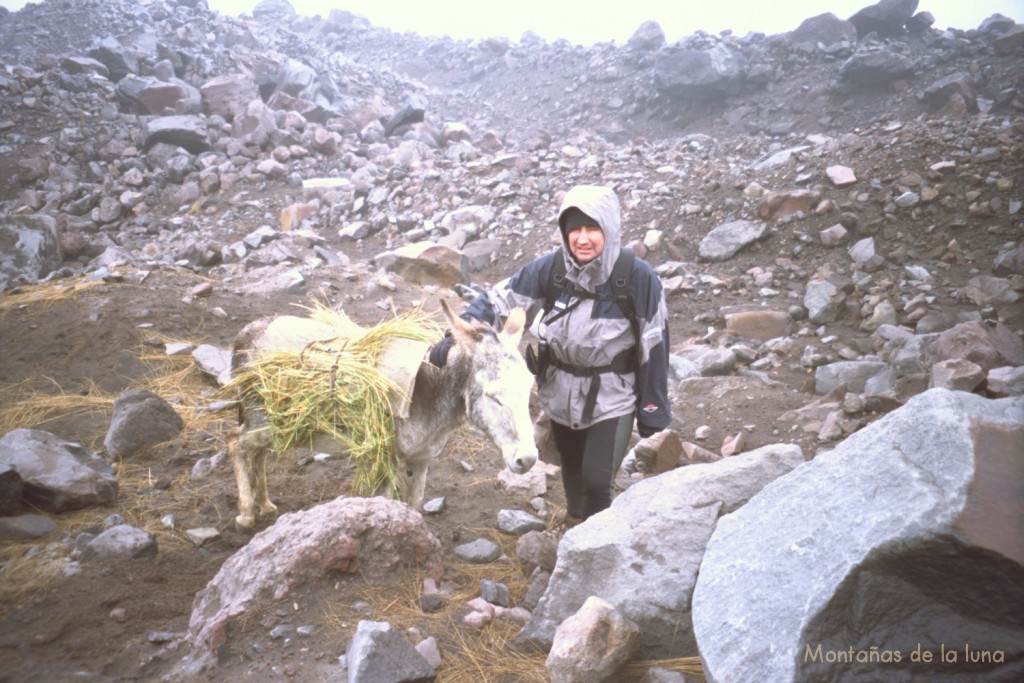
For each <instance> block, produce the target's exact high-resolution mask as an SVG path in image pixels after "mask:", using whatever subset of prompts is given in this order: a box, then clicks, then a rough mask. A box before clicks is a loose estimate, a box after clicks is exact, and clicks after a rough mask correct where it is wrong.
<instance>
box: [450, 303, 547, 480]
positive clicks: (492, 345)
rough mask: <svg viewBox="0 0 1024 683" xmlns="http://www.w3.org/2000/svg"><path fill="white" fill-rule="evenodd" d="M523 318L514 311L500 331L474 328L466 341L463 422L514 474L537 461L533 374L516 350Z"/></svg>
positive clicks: (516, 310) (521, 313) (517, 311)
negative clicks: (468, 356) (467, 360)
mask: <svg viewBox="0 0 1024 683" xmlns="http://www.w3.org/2000/svg"><path fill="white" fill-rule="evenodd" d="M525 318H526V314H525V312H524V311H522V310H521V309H515V310H514V311H513V312H512V313H511V314H510V315H509V318H508V320H507V321H506V323H505V328H504V329H503V330H502V331H501V332H500V333H497V334H496V333H494V332H493V330H490V329H487V330H481V329H479V328H477V329H476V333H477V335H478V338H477V339H475V340H474V342H473V343H472V350H471V358H472V360H471V363H472V375H471V378H470V381H469V384H468V386H467V388H466V407H467V413H468V417H469V421H470V422H471V423H472V424H473V426H474V427H476V428H477V429H479V430H481V431H482V432H484V433H485V434H486V435H487V436H488V437H489V438H490V439H491V441H493V442H494V445H495V446H497V447H498V448H499V449H500V450H501V455H502V458H504V460H505V465H506V466H508V468H509V469H510V470H512V471H513V472H515V473H516V474H523V473H524V472H527V471H528V470H529V469H530V468H531V467H533V465H534V463H536V462H537V444H536V442H535V441H534V434H533V419H532V418H531V417H530V390H531V388H532V387H533V375H531V374H530V371H529V370H528V369H527V367H526V361H524V360H523V356H522V354H521V353H520V352H519V348H518V345H519V340H520V339H521V338H522V335H523V326H524V324H525Z"/></svg>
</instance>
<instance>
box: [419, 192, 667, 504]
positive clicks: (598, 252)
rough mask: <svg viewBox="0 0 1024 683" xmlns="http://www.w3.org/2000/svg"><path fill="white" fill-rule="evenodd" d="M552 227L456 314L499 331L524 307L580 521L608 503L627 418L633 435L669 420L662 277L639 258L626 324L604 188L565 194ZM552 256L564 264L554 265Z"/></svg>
mask: <svg viewBox="0 0 1024 683" xmlns="http://www.w3.org/2000/svg"><path fill="white" fill-rule="evenodd" d="M558 228H559V234H560V236H561V246H560V248H559V249H558V250H556V251H554V252H551V253H548V254H545V255H543V256H541V257H539V258H536V259H534V260H533V261H530V262H528V263H527V264H525V265H524V266H522V267H521V268H519V269H518V270H517V271H516V272H515V273H514V274H512V275H511V276H510V277H508V278H506V279H505V280H502V281H501V282H499V283H497V284H496V285H495V286H494V287H492V288H491V289H490V290H488V291H486V292H483V293H481V294H480V295H479V296H478V297H477V298H476V299H475V300H474V301H473V302H472V303H471V304H470V305H469V307H468V308H467V309H466V312H465V313H463V317H465V318H473V319H476V320H479V321H482V322H484V323H486V324H488V325H492V326H494V327H495V328H498V329H500V327H501V325H502V324H504V320H505V318H506V317H507V316H508V314H509V312H510V311H511V310H512V309H513V308H515V307H522V308H524V309H526V312H527V319H528V320H532V321H533V324H532V326H531V330H532V331H533V333H534V335H535V336H536V337H537V339H538V340H539V344H540V348H542V349H544V351H543V352H542V353H543V354H544V356H545V358H544V362H542V363H541V367H540V370H539V373H538V374H537V397H538V402H539V404H540V407H541V409H542V410H543V411H544V412H545V413H546V414H547V415H548V417H549V418H550V419H551V425H552V435H553V436H554V440H555V445H556V447H557V449H558V453H559V457H560V460H561V466H562V483H563V486H564V488H565V494H566V508H567V511H568V513H569V515H571V516H572V517H576V518H581V519H585V518H587V517H589V516H590V515H592V514H594V513H596V512H599V511H601V510H603V509H605V508H607V507H608V506H609V505H610V504H611V497H612V484H613V481H614V477H615V473H616V472H617V471H618V469H619V466H620V465H621V463H622V459H623V457H624V455H625V453H626V450H627V448H628V446H629V439H630V435H631V433H632V430H633V423H634V419H635V420H636V423H637V431H638V432H639V433H640V435H641V436H649V435H651V434H653V433H655V432H657V431H660V430H662V429H665V428H666V427H668V425H669V423H670V421H671V417H672V415H671V406H670V403H669V400H668V369H669V367H668V346H669V339H668V310H667V307H666V304H665V296H664V290H663V289H662V286H661V281H660V280H659V279H658V277H657V275H656V274H655V272H654V269H653V268H651V266H650V264H648V263H647V262H646V261H643V260H641V259H635V261H634V263H633V267H632V269H631V270H630V273H629V281H628V283H627V284H628V292H629V298H630V299H631V301H632V307H633V313H634V316H635V321H634V320H630V319H629V318H628V317H627V315H626V313H625V312H624V311H623V310H622V308H621V307H620V305H619V303H618V302H617V301H616V300H615V296H614V291H613V287H612V282H611V280H612V274H613V272H614V270H615V265H616V261H617V260H618V258H619V254H620V252H621V244H622V214H621V209H620V206H619V200H618V197H617V196H616V195H615V193H614V192H613V191H612V190H611V189H610V188H607V187H601V186H595V185H579V186H576V187H574V188H572V189H571V190H569V191H568V192H567V193H566V194H565V197H564V199H563V200H562V204H561V208H560V209H559V212H558ZM556 260H559V261H561V264H560V265H562V266H564V268H556ZM556 270H558V271H562V272H564V286H563V288H562V290H561V292H560V294H559V296H558V297H557V299H556V300H555V302H554V305H553V306H551V308H550V310H545V305H546V304H547V301H548V288H549V283H550V282H551V281H552V278H553V277H554V273H555V271H556ZM538 314H539V315H538ZM444 347H445V344H444V343H443V342H442V343H440V344H438V345H437V346H435V347H434V349H432V351H431V354H430V360H431V362H434V363H435V364H443V362H444V351H445V348H444Z"/></svg>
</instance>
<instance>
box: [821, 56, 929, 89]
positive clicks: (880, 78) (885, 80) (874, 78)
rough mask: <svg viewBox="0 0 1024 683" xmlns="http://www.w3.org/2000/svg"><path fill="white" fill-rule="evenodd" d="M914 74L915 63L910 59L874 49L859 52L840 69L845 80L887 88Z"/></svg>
mask: <svg viewBox="0 0 1024 683" xmlns="http://www.w3.org/2000/svg"><path fill="white" fill-rule="evenodd" d="M913 73H914V62H913V61H912V60H911V59H910V58H909V57H907V56H905V55H902V54H900V53H898V52H890V51H888V50H884V49H878V48H874V47H872V48H867V49H861V50H858V51H857V52H855V53H854V54H853V55H852V56H851V57H850V58H849V59H847V60H846V61H845V62H843V64H842V66H840V67H839V75H840V76H842V77H843V79H845V80H847V81H849V82H851V83H855V84H858V85H866V86H887V85H889V84H890V83H892V82H893V81H896V80H899V79H901V78H908V77H910V76H911V75H913Z"/></svg>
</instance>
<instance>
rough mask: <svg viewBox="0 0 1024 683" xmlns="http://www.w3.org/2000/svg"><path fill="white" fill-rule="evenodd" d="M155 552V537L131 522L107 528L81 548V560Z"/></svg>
mask: <svg viewBox="0 0 1024 683" xmlns="http://www.w3.org/2000/svg"><path fill="white" fill-rule="evenodd" d="M156 554H157V544H156V537H155V536H153V534H151V533H149V532H146V531H143V530H142V529H140V528H138V527H135V526H132V525H131V524H118V525H116V526H113V527H111V528H109V529H107V530H106V531H104V532H103V533H101V534H100V535H99V536H97V537H96V538H94V539H92V540H91V541H89V542H88V543H87V544H86V546H85V547H84V548H83V549H82V559H83V560H131V559H134V558H137V557H153V556H154V555H156Z"/></svg>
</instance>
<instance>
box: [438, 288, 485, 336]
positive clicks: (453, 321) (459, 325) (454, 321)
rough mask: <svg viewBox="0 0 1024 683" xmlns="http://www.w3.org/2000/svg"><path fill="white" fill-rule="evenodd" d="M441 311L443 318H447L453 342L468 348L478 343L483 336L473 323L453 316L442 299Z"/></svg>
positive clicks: (449, 307)
mask: <svg viewBox="0 0 1024 683" xmlns="http://www.w3.org/2000/svg"><path fill="white" fill-rule="evenodd" d="M441 309H442V310H443V311H444V315H445V317H446V318H448V324H449V325H450V326H451V330H452V335H453V336H454V337H455V341H457V342H459V343H461V344H467V345H470V346H472V345H473V344H475V343H476V342H478V341H480V339H481V338H482V336H483V335H482V332H481V330H480V329H479V328H477V326H476V325H474V324H473V323H470V322H467V321H465V320H463V319H462V318H460V317H459V316H457V315H455V313H454V312H453V311H452V309H451V306H449V305H448V302H447V301H446V300H444V299H441Z"/></svg>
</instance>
